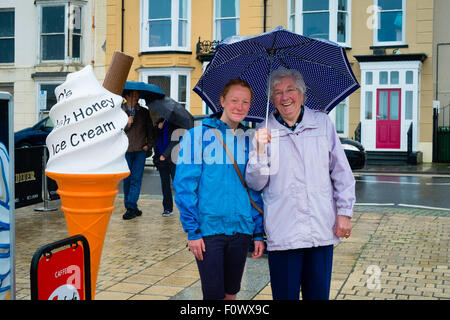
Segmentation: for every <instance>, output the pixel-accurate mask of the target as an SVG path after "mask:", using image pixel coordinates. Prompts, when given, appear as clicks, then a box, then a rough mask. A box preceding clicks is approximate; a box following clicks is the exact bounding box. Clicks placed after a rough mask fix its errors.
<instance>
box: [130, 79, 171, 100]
mask: <svg viewBox="0 0 450 320" xmlns="http://www.w3.org/2000/svg"><path fill="white" fill-rule="evenodd" d="M133 90H136V91H137V92H139V98H140V99H144V100H145V102H146V103H147V104H148V103H150V102H151V101H152V100H154V99H158V98H162V97H164V96H165V95H166V94H165V93H164V91H162V90H161V89H160V88H159V87H158V86H157V85H154V84H149V83H145V82H138V81H127V82H126V83H125V87H124V88H123V93H122V96H125V93H126V92H127V91H133Z"/></svg>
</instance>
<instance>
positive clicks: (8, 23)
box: [0, 9, 14, 63]
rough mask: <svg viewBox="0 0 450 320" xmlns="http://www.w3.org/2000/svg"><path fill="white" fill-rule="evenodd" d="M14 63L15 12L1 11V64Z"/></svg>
mask: <svg viewBox="0 0 450 320" xmlns="http://www.w3.org/2000/svg"><path fill="white" fill-rule="evenodd" d="M12 62H14V10H10V9H8V10H0V63H12Z"/></svg>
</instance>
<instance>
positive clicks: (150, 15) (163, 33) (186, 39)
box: [141, 0, 191, 51]
mask: <svg viewBox="0 0 450 320" xmlns="http://www.w3.org/2000/svg"><path fill="white" fill-rule="evenodd" d="M141 5H142V30H141V36H142V37H141V51H162V50H164V51H165V50H184V51H188V50H189V48H190V16H191V14H190V7H191V0H165V1H160V0H141Z"/></svg>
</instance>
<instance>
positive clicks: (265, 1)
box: [263, 0, 267, 32]
mask: <svg viewBox="0 0 450 320" xmlns="http://www.w3.org/2000/svg"><path fill="white" fill-rule="evenodd" d="M263 8H264V13H263V32H266V28H267V25H266V23H267V21H266V20H267V0H263Z"/></svg>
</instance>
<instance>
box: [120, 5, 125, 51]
mask: <svg viewBox="0 0 450 320" xmlns="http://www.w3.org/2000/svg"><path fill="white" fill-rule="evenodd" d="M124 19H125V0H122V24H121V25H122V27H121V34H120V51H122V52H123V29H124V28H123V22H124Z"/></svg>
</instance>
